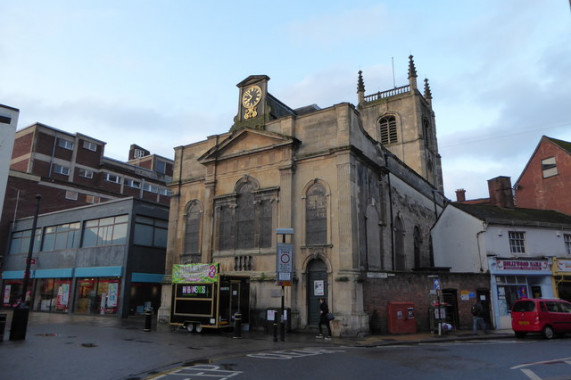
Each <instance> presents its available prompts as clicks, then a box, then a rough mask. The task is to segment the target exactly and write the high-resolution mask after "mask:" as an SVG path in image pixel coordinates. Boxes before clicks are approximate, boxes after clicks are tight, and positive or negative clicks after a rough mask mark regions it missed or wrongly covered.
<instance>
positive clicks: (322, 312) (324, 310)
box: [317, 298, 331, 339]
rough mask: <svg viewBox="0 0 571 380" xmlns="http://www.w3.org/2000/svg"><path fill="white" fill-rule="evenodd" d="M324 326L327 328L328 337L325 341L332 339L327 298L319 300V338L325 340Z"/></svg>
mask: <svg viewBox="0 0 571 380" xmlns="http://www.w3.org/2000/svg"><path fill="white" fill-rule="evenodd" d="M322 325H325V326H326V327H327V333H328V335H327V336H326V337H325V339H331V325H330V323H329V307H328V306H327V302H326V301H325V298H320V299H319V335H318V336H317V338H323V328H322Z"/></svg>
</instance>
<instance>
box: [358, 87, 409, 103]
mask: <svg viewBox="0 0 571 380" xmlns="http://www.w3.org/2000/svg"><path fill="white" fill-rule="evenodd" d="M407 92H410V85H408V84H407V85H406V86H402V87H395V88H393V89H392V90H387V91H382V92H381V91H379V92H377V93H376V94H372V95H367V96H365V99H364V100H365V102H374V101H375V100H379V99H384V98H390V97H391V96H395V95H400V94H406V93H407Z"/></svg>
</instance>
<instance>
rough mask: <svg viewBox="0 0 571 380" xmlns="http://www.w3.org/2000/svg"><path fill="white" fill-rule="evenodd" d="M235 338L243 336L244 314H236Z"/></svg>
mask: <svg viewBox="0 0 571 380" xmlns="http://www.w3.org/2000/svg"><path fill="white" fill-rule="evenodd" d="M233 338H234V339H239V338H242V314H240V313H236V314H234V336H233Z"/></svg>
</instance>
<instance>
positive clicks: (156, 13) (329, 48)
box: [0, 0, 571, 200]
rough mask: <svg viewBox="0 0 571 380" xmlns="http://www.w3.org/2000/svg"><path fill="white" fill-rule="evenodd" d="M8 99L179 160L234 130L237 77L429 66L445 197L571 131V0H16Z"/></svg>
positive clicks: (345, 85) (319, 92) (112, 143)
mask: <svg viewBox="0 0 571 380" xmlns="http://www.w3.org/2000/svg"><path fill="white" fill-rule="evenodd" d="M0 14H1V15H2V22H1V23H0V104H4V105H7V106H10V107H14V108H17V109H19V110H20V117H19V123H18V129H21V128H25V127H27V126H29V125H32V124H33V123H35V122H40V123H43V124H47V125H49V126H51V127H54V128H57V129H60V130H63V131H66V132H70V133H82V134H85V135H88V136H90V137H94V138H96V139H99V140H102V141H104V142H106V147H105V156H107V157H110V158H114V159H117V160H121V161H126V160H127V158H128V157H127V156H128V151H129V146H130V145H131V144H137V145H139V146H142V147H143V148H145V149H148V150H150V151H151V153H154V154H158V155H161V156H164V157H167V158H171V159H172V158H174V150H173V149H174V147H177V146H181V145H187V144H191V143H195V142H198V141H202V140H204V139H206V137H207V136H211V135H215V134H221V133H225V132H227V131H228V130H229V129H230V127H231V126H232V124H233V118H234V116H235V115H236V113H237V111H238V101H239V99H238V98H239V94H238V88H237V87H236V85H237V84H238V83H239V82H241V81H242V80H244V79H245V78H246V77H248V76H249V75H267V76H269V77H270V78H271V80H270V82H269V85H268V86H269V87H268V91H269V92H270V93H271V94H272V95H274V96H276V97H277V98H278V99H280V100H281V101H282V102H284V103H285V104H287V105H288V106H289V107H291V108H294V109H295V108H299V107H303V106H306V105H310V104H317V105H318V106H319V107H321V108H326V107H330V106H333V105H334V104H337V103H341V102H349V103H353V104H357V94H356V90H357V78H358V71H359V70H362V71H363V78H364V81H365V89H366V91H365V94H372V93H374V92H377V91H384V90H389V89H391V88H393V87H394V86H402V85H406V84H408V79H407V75H408V72H407V70H408V56H409V55H413V56H414V61H415V65H416V69H417V74H418V82H419V85H420V86H421V88H422V81H423V80H424V78H428V79H429V83H430V88H431V91H432V96H433V101H432V105H433V109H434V112H435V116H436V128H437V136H438V143H439V152H440V154H441V156H442V166H443V175H444V190H445V195H446V196H447V197H448V198H450V199H452V200H455V199H456V195H455V190H456V189H460V188H463V189H465V190H466V197H467V198H468V199H475V198H485V197H487V196H488V190H487V180H489V179H491V178H494V177H497V176H509V177H511V179H512V184H514V183H515V182H516V181H517V179H518V178H519V176H520V174H521V172H522V170H523V169H524V167H525V165H526V164H527V162H528V160H529V158H530V157H531V155H532V154H533V151H534V150H535V148H536V146H537V144H538V143H539V140H540V139H541V137H542V136H543V135H546V136H549V137H553V138H557V139H561V140H565V141H571V33H570V32H571V28H570V27H571V9H570V3H569V1H568V0H541V1H538V0H503V1H497V0H434V1H426V0H408V1H403V0H385V1H368V0H351V1H337V0H327V1H321V0H313V1H298V0H289V1H258V0H251V1H248V2H243V1H231V0H228V1H220V0H211V1H195V0H161V1H159V0H155V1H151V0H137V1H135V0H123V1H109V0H98V1H77V0H73V1H60V0H50V1H43V0H42V1H40V0H29V1H2V2H0Z"/></svg>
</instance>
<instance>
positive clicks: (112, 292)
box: [107, 282, 119, 307]
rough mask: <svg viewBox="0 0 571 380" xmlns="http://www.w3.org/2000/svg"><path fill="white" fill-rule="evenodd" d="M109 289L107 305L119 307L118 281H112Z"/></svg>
mask: <svg viewBox="0 0 571 380" xmlns="http://www.w3.org/2000/svg"><path fill="white" fill-rule="evenodd" d="M107 290H108V291H109V296H108V297H109V298H107V307H117V298H118V293H119V284H118V283H116V282H110V283H109V286H108V287H107Z"/></svg>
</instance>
